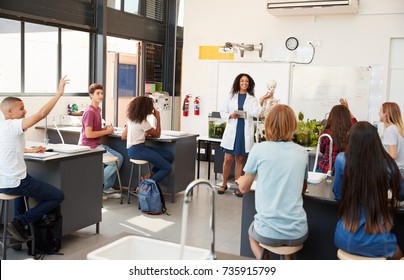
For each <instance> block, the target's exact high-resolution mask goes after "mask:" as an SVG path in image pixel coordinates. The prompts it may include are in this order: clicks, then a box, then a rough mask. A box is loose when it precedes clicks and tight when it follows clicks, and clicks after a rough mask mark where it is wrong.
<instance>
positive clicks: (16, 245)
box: [10, 238, 22, 251]
mask: <svg viewBox="0 0 404 280" xmlns="http://www.w3.org/2000/svg"><path fill="white" fill-rule="evenodd" d="M10 247H11V248H12V249H13V250H15V251H21V250H22V244H21V242H20V241H18V240H15V239H14V238H10Z"/></svg>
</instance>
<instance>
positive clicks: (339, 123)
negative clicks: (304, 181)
mask: <svg viewBox="0 0 404 280" xmlns="http://www.w3.org/2000/svg"><path fill="white" fill-rule="evenodd" d="M340 103H341V104H339V105H335V106H334V107H332V109H331V112H330V114H329V116H328V119H327V121H326V123H325V126H324V129H323V131H322V132H321V135H322V134H325V133H326V134H329V135H330V136H331V138H332V140H333V144H332V155H331V160H332V162H331V164H332V168H331V171H332V173H333V174H334V170H335V168H334V163H335V158H336V156H337V155H338V154H339V153H340V152H344V151H345V149H346V147H347V145H348V131H349V129H350V128H351V126H352V124H353V123H356V119H355V117H354V116H353V115H352V113H351V112H350V110H349V108H348V102H347V101H346V100H345V99H340ZM330 144H331V142H330V139H329V138H328V137H323V138H321V140H320V152H321V153H322V154H323V160H321V161H320V162H319V163H318V165H317V169H316V171H317V172H323V173H327V171H328V169H329V166H330V162H329V156H330Z"/></svg>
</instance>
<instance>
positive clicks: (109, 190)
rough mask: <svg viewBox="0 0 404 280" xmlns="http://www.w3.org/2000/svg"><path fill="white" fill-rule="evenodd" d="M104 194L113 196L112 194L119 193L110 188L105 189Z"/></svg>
mask: <svg viewBox="0 0 404 280" xmlns="http://www.w3.org/2000/svg"><path fill="white" fill-rule="evenodd" d="M102 192H103V193H104V194H111V193H116V192H117V191H116V190H114V189H113V188H109V189H103V191H102Z"/></svg>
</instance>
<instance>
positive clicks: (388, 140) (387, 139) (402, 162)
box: [383, 124, 404, 169]
mask: <svg viewBox="0 0 404 280" xmlns="http://www.w3.org/2000/svg"><path fill="white" fill-rule="evenodd" d="M383 145H384V148H385V149H386V151H388V149H387V146H396V151H397V157H396V163H397V165H398V168H400V169H404V138H403V137H402V136H401V135H400V132H399V131H398V129H397V127H396V126H395V125H394V124H392V125H390V126H389V127H387V128H386V129H385V130H384V136H383Z"/></svg>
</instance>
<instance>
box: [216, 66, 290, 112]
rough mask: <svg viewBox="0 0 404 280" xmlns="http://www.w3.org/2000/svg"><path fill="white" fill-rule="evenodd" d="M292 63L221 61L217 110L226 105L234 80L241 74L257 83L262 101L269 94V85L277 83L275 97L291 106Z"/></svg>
mask: <svg viewBox="0 0 404 280" xmlns="http://www.w3.org/2000/svg"><path fill="white" fill-rule="evenodd" d="M290 66H291V64H290V63H269V62H229V61H221V62H219V64H218V79H217V94H216V110H217V111H220V109H221V108H222V106H223V105H224V104H225V102H226V100H227V98H228V96H229V94H230V91H231V88H232V85H233V82H234V79H235V78H236V76H237V75H238V74H240V73H246V74H248V75H250V76H251V77H252V78H253V80H254V82H255V90H254V92H255V96H256V97H257V98H258V99H260V98H261V96H263V95H264V94H265V93H266V92H267V83H268V81H270V80H275V81H277V83H278V85H277V87H276V90H275V94H274V96H275V97H276V98H278V99H280V102H281V103H282V104H289V82H290Z"/></svg>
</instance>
